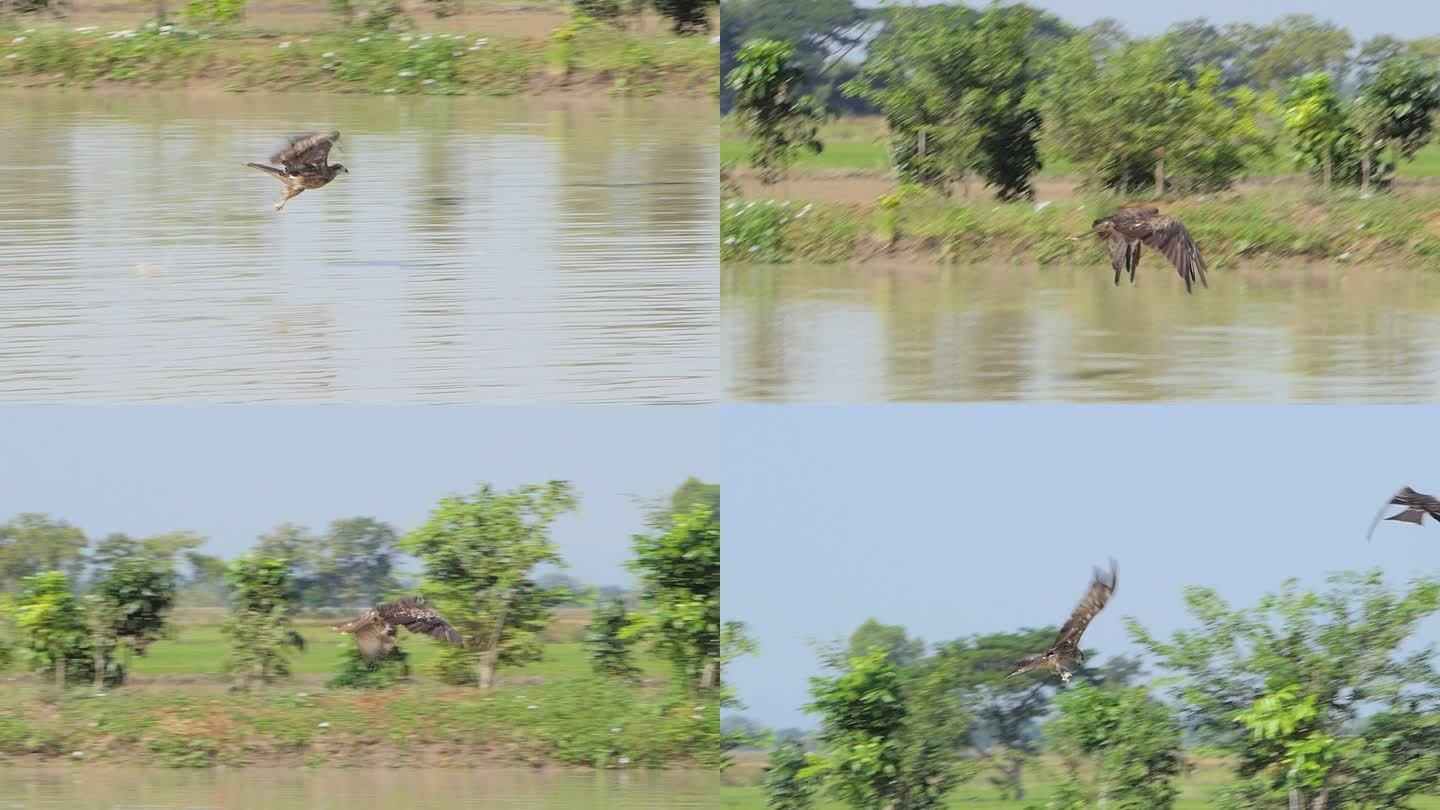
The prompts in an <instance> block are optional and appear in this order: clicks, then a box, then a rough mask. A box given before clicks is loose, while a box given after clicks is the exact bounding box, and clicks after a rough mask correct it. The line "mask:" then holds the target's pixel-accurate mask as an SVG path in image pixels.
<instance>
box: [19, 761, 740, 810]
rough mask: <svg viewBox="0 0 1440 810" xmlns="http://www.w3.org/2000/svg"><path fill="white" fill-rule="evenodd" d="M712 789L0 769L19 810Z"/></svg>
mask: <svg viewBox="0 0 1440 810" xmlns="http://www.w3.org/2000/svg"><path fill="white" fill-rule="evenodd" d="M716 790H717V780H716V777H715V776H714V774H712V773H709V772H683V771H682V772H676V771H666V772H615V771H607V772H600V773H573V772H550V771H531V770H526V771H520V770H465V769H461V768H418V769H417V768H390V769H378V770H373V769H370V770H367V769H358V768H357V769H345V770H338V769H328V770H327V769H306V768H217V769H209V770H200V771H191V770H165V769H154V768H149V769H141V768H111V767H106V766H98V765H97V766H77V767H71V768H0V808H15V809H16V810H19V809H20V808H24V810H52V808H53V810H62V808H63V810H232V808H233V810H256V809H257V808H265V809H266V810H341V809H342V808H343V810H400V809H401V808H405V810H410V808H435V810H452V809H453V810H473V809H476V808H486V809H487V810H488V808H513V810H569V808H575V807H586V808H601V809H602V810H694V809H698V808H711V807H715V806H716V802H717V800H716V798H715V795H716Z"/></svg>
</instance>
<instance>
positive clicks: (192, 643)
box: [130, 622, 668, 679]
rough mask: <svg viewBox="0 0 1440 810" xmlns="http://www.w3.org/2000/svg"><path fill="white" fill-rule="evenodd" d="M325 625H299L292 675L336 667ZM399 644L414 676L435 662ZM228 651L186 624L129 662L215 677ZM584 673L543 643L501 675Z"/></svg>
mask: <svg viewBox="0 0 1440 810" xmlns="http://www.w3.org/2000/svg"><path fill="white" fill-rule="evenodd" d="M328 624H329V623H312V622H305V623H302V624H301V625H300V626H299V628H298V629H299V630H300V634H301V635H302V636H304V638H305V642H306V644H305V650H304V652H300V653H297V654H295V655H294V656H293V657H292V658H291V659H290V661H291V670H292V671H293V672H294V673H295V674H296V675H331V674H333V673H334V672H336V670H337V669H338V668H339V666H340V662H341V660H342V656H343V655H344V653H345V648H346V646H347V645H350V644H352V643H353V642H351V641H350V638H349V637H348V636H343V635H340V634H339V633H335V632H333V631H331V630H329V629H328ZM399 644H400V647H401V648H402V649H404V650H405V652H406V653H408V654H409V656H410V666H411V668H412V669H413V670H414V671H415V674H416V676H417V677H423V676H424V674H425V671H426V669H427V667H428V665H429V664H430V662H431V661H433V660H434V659H435V655H436V651H437V649H438V645H439V642H436V641H432V640H431V639H429V638H426V637H424V636H414V635H409V634H407V633H405V631H403V630H402V631H401V632H400V637H399ZM228 649H229V647H228V642H227V641H226V640H225V639H224V637H222V636H221V635H220V627H219V625H213V624H200V625H185V626H182V627H180V628H178V629H177V631H176V634H175V637H174V638H172V639H167V640H164V641H160V642H157V643H156V644H155V645H154V646H153V647H151V648H150V650H149V651H148V652H147V653H146V655H145V656H144V657H143V658H136V659H134V660H133V661H132V662H131V669H130V671H131V673H132V674H134V675H136V676H167V675H207V674H217V673H219V672H220V667H221V664H222V663H223V662H224V660H225V656H226V654H227V651H228ZM637 664H639V665H640V667H641V669H642V674H643V676H644V677H652V678H653V677H663V676H664V675H666V674H667V672H668V670H667V668H666V666H667V665H666V664H665V663H664V662H662V661H658V660H656V659H654V658H644V659H641V660H639V661H637ZM588 671H589V663H588V661H587V659H586V657H585V649H584V647H583V646H582V645H581V644H579V643H578V642H562V643H551V644H546V645H545V657H544V659H543V660H540V661H536V662H533V663H530V664H526V665H525V666H523V667H515V668H507V669H503V670H501V674H502V676H503V677H505V678H507V679H519V678H525V679H531V678H562V677H574V676H576V675H582V674H584V673H586V672H588Z"/></svg>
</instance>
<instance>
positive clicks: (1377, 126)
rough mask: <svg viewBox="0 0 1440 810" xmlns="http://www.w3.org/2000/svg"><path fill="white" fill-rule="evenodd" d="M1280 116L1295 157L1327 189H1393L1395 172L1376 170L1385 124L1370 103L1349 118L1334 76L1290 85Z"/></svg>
mask: <svg viewBox="0 0 1440 810" xmlns="http://www.w3.org/2000/svg"><path fill="white" fill-rule="evenodd" d="M1281 110H1282V113H1281V123H1282V125H1283V126H1284V128H1285V131H1286V132H1287V133H1288V134H1289V136H1290V138H1291V139H1292V141H1293V142H1294V144H1295V151H1296V153H1297V154H1298V155H1299V156H1300V159H1301V160H1303V161H1305V162H1306V163H1308V164H1309V165H1310V168H1311V171H1312V172H1313V173H1314V174H1316V175H1318V176H1319V178H1320V182H1321V184H1322V185H1323V186H1324V187H1325V188H1327V189H1328V188H1330V187H1331V185H1332V184H1333V183H1343V184H1346V185H1355V184H1357V183H1358V184H1361V185H1363V186H1366V187H1367V188H1368V186H1369V184H1370V183H1371V182H1379V183H1380V184H1382V185H1385V184H1388V175H1389V174H1390V171H1391V169H1392V168H1393V167H1388V166H1384V165H1377V164H1378V157H1379V154H1380V148H1381V145H1382V144H1383V140H1382V136H1381V135H1380V132H1381V128H1382V123H1381V118H1380V114H1379V111H1378V110H1377V109H1375V108H1373V107H1372V106H1371V100H1370V99H1369V98H1366V97H1363V96H1362V97H1361V98H1360V99H1357V103H1356V104H1352V105H1351V110H1350V111H1349V113H1348V114H1347V110H1346V109H1345V105H1344V104H1343V103H1342V102H1341V100H1340V96H1339V94H1338V93H1337V92H1336V91H1335V83H1334V81H1333V80H1332V79H1331V78H1330V76H1329V75H1328V74H1325V73H1309V74H1306V75H1304V76H1301V77H1300V78H1298V79H1295V80H1293V81H1292V82H1291V83H1290V92H1289V93H1287V94H1286V95H1285V97H1284V98H1283V99H1281ZM1372 167H1375V170H1373V171H1372Z"/></svg>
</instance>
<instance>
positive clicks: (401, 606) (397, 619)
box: [330, 596, 464, 661]
mask: <svg viewBox="0 0 1440 810" xmlns="http://www.w3.org/2000/svg"><path fill="white" fill-rule="evenodd" d="M399 627H403V628H405V629H406V630H409V631H410V632H412V633H422V634H424V635H427V636H430V637H431V638H438V639H441V640H443V641H449V642H452V643H455V644H459V643H460V642H462V641H463V640H464V639H462V638H461V637H460V634H459V633H457V632H455V628H453V627H451V626H450V623H449V622H447V621H445V618H444V617H443V616H441V615H440V614H439V613H436V612H435V611H433V610H431V609H430V608H427V607H425V597H423V596H402V597H400V598H399V599H395V600H392V601H389V602H381V603H380V604H378V605H376V606H375V607H373V608H370V609H369V610H367V611H365V612H364V613H361V614H360V615H359V616H357V617H355V618H354V619H351V620H350V621H348V622H346V623H345V624H342V625H338V626H336V627H331V628H330V629H331V630H335V631H338V632H341V633H353V634H354V635H355V645H356V646H357V647H359V648H360V654H361V655H363V656H365V659H366V660H367V661H373V660H375V659H377V658H382V657H384V656H386V655H389V654H390V651H391V650H393V649H395V630H396V628H399Z"/></svg>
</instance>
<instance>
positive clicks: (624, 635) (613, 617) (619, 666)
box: [585, 599, 640, 680]
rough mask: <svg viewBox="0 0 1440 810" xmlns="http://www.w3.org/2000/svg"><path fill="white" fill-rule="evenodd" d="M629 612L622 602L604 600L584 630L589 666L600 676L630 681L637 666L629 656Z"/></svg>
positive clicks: (637, 670)
mask: <svg viewBox="0 0 1440 810" xmlns="http://www.w3.org/2000/svg"><path fill="white" fill-rule="evenodd" d="M629 627H630V614H629V613H628V612H627V611H626V610H625V602H624V601H623V600H620V599H607V600H605V601H603V602H600V603H599V604H598V605H596V606H595V611H594V612H593V613H592V614H591V617H590V626H589V627H588V628H587V629H586V633H585V650H586V653H587V654H588V655H589V657H590V667H591V668H592V669H594V670H595V671H596V672H597V673H599V674H601V675H608V676H610V677H614V678H624V679H626V680H633V679H634V678H635V677H637V676H638V675H639V674H640V669H639V668H638V667H636V666H635V662H634V661H633V660H631V656H630V640H629V633H628V629H629Z"/></svg>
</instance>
